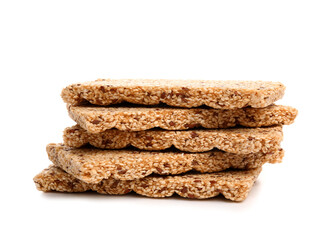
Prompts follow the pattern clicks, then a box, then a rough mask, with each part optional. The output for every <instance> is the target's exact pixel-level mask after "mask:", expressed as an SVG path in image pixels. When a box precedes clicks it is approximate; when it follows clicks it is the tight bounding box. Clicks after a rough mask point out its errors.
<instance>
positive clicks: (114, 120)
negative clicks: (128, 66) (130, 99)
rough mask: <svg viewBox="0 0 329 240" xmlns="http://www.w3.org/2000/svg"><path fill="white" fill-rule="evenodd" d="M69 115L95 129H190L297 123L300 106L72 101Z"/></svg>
mask: <svg viewBox="0 0 329 240" xmlns="http://www.w3.org/2000/svg"><path fill="white" fill-rule="evenodd" d="M67 108H68V112H69V116H70V117H71V118H72V119H73V120H74V121H76V122H77V123H78V124H79V125H80V126H81V127H82V128H84V129H85V130H87V131H88V132H91V133H100V132H104V131H105V130H107V129H111V128H116V129H119V130H123V131H127V130H129V131H142V130H147V129H151V128H155V127H159V128H162V129H166V130H186V129H192V128H195V127H199V126H201V127H204V128H229V127H235V126H243V127H267V126H274V125H288V124H291V123H293V121H294V119H295V118H296V116H297V110H296V109H295V108H292V107H288V106H281V105H271V106H268V107H266V108H241V109H232V110H222V109H205V108H192V109H184V108H170V107H167V108H164V107H163V108H149V107H144V108H140V107H99V106H90V105H85V106H72V105H68V106H67Z"/></svg>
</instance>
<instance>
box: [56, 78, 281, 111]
mask: <svg viewBox="0 0 329 240" xmlns="http://www.w3.org/2000/svg"><path fill="white" fill-rule="evenodd" d="M284 91H285V86H284V85H283V84H282V83H279V82H266V81H219V80H213V81H211V80H166V79H99V80H97V81H92V82H85V83H77V84H72V85H69V86H67V87H66V88H64V89H63V91H62V94H61V95H62V98H63V100H64V102H66V103H69V104H73V105H78V104H81V103H83V102H85V101H88V102H90V103H92V104H95V105H110V104H116V103H121V102H130V103H135V104H143V105H156V104H159V103H165V104H167V105H170V106H176V107H198V106H202V105H207V106H209V107H212V108H222V109H232V108H242V107H246V106H251V107H256V108H260V107H266V106H269V105H271V104H272V103H274V102H275V101H276V100H278V99H281V98H282V97H283V95H284Z"/></svg>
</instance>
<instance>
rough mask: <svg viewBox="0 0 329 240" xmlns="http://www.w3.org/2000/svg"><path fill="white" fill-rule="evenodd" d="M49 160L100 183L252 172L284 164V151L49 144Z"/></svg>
mask: <svg viewBox="0 0 329 240" xmlns="http://www.w3.org/2000/svg"><path fill="white" fill-rule="evenodd" d="M47 153H48V156H49V159H50V160H51V161H52V162H53V163H54V164H55V165H57V166H59V167H61V168H62V169H64V170H65V171H66V172H68V173H69V174H71V175H73V176H74V177H76V178H78V179H80V180H82V181H84V182H87V183H98V182H100V181H102V180H103V179H107V178H110V177H111V178H114V179H118V180H133V179H139V178H144V177H146V176H148V175H150V174H152V173H156V174H160V175H169V174H180V173H185V172H188V171H191V170H196V171H198V172H202V173H205V172H218V171H222V170H225V169H228V168H235V169H251V168H257V167H260V166H262V165H263V164H264V163H266V162H269V163H277V162H281V160H282V158H283V155H284V151H283V150H282V149H276V150H273V151H272V152H267V153H263V152H258V153H251V154H233V153H226V152H222V151H218V150H213V151H209V152H204V153H188V152H180V151H176V152H175V151H164V152H159V151H132V150H102V149H95V148H79V149H76V148H70V147H67V146H64V145H62V144H53V143H52V144H48V146H47Z"/></svg>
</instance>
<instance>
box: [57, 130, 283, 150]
mask: <svg viewBox="0 0 329 240" xmlns="http://www.w3.org/2000/svg"><path fill="white" fill-rule="evenodd" d="M282 138H283V134H282V126H276V127H266V128H231V129H216V130H214V129H212V130H209V129H202V130H186V131H167V130H147V131H121V130H117V129H109V130H106V131H105V132H101V133H90V132H88V131H86V130H85V129H83V128H81V127H80V126H79V125H75V126H73V127H68V128H66V129H65V130H64V134H63V139H64V144H65V145H67V146H69V147H76V148H78V147H81V146H83V145H86V144H88V143H89V144H91V145H92V146H94V147H97V148H102V149H120V148H125V147H128V146H134V147H136V148H138V149H142V150H164V149H167V148H170V147H171V146H174V147H176V148H177V149H179V150H181V151H186V152H205V151H209V150H212V149H213V148H217V149H219V150H222V151H225V152H230V153H239V154H248V153H255V152H259V151H262V152H264V153H266V152H268V151H271V149H273V148H278V147H279V146H280V142H281V141H282Z"/></svg>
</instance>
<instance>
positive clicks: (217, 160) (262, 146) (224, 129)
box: [34, 79, 297, 201]
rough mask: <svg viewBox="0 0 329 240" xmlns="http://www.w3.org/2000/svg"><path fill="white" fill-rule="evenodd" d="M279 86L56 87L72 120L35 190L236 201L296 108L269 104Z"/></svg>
mask: <svg viewBox="0 0 329 240" xmlns="http://www.w3.org/2000/svg"><path fill="white" fill-rule="evenodd" d="M284 90H285V87H284V86H283V85H282V84H281V83H276V82H263V81H186V80H184V81H182V80H177V81H174V80H145V79H144V80H141V79H135V80H131V79H127V80H112V79H107V80H106V79H100V80H97V81H94V82H86V83H79V84H73V85H70V86H68V87H66V88H64V89H63V91H62V98H63V100H64V101H65V102H66V103H67V109H68V112H69V115H70V117H71V118H72V119H73V120H75V121H76V122H77V124H78V125H75V126H73V127H69V128H66V129H65V131H64V137H63V141H64V144H49V145H48V146H47V152H48V156H49V159H50V160H51V161H52V162H53V164H54V165H51V166H49V167H48V168H47V169H45V170H43V171H42V172H41V173H40V174H38V175H37V176H35V178H34V182H35V184H36V186H37V188H38V189H39V190H41V191H59V192H84V191H88V190H92V191H97V192H98V193H103V194H126V193H129V192H131V191H134V192H136V193H138V194H141V195H144V196H148V197H168V196H171V195H173V194H174V193H177V194H178V195H180V196H182V197H186V198H198V199H202V198H210V197H214V196H217V195H219V194H222V195H223V196H224V197H225V198H227V199H230V200H233V201H242V200H244V199H245V198H246V197H247V195H248V193H249V191H250V189H251V187H252V186H253V183H254V182H255V180H256V179H257V177H258V175H259V173H260V172H261V167H262V165H263V164H264V163H278V162H281V160H282V157H283V150H282V149H281V148H280V143H281V141H282V125H285V124H291V123H292V122H293V121H294V119H295V117H296V115H297V110H296V109H294V108H292V107H287V106H280V105H274V104H273V103H274V102H275V101H276V100H278V99H280V98H282V96H283V94H284Z"/></svg>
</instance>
